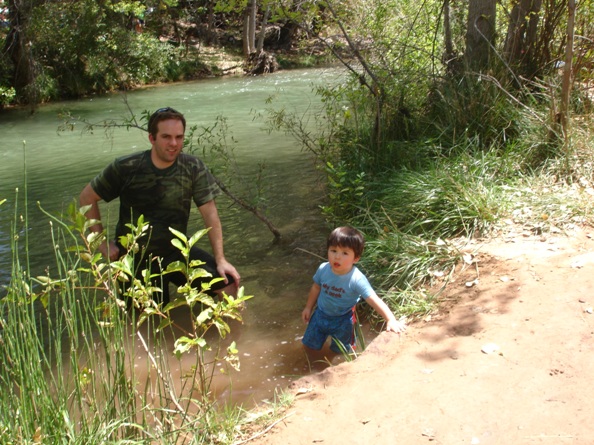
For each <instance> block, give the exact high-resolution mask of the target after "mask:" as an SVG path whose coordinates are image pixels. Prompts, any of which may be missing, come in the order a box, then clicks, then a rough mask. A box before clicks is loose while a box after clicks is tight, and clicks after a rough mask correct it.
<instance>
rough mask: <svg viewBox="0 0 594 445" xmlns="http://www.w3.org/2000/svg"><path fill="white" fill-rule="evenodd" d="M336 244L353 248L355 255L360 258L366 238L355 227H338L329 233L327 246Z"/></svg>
mask: <svg viewBox="0 0 594 445" xmlns="http://www.w3.org/2000/svg"><path fill="white" fill-rule="evenodd" d="M334 246H338V247H348V248H350V249H353V252H354V253H355V257H356V258H359V257H361V255H363V249H364V248H365V238H363V235H362V234H361V232H359V231H358V230H357V229H355V228H353V227H348V226H344V227H337V228H336V229H334V230H333V231H332V232H331V233H330V235H328V243H327V248H328V249H329V248H330V247H334Z"/></svg>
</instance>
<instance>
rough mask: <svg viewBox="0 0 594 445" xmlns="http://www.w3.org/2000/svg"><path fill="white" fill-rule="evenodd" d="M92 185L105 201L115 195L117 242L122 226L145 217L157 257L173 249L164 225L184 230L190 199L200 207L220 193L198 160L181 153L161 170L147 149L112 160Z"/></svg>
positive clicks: (150, 246)
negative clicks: (117, 208)
mask: <svg viewBox="0 0 594 445" xmlns="http://www.w3.org/2000/svg"><path fill="white" fill-rule="evenodd" d="M91 187H92V188H93V190H95V192H96V193H97V194H98V195H99V196H100V197H101V199H103V200H104V201H106V202H109V201H111V200H113V199H115V198H117V197H119V198H120V216H119V220H118V224H117V226H116V240H119V238H120V236H122V235H124V234H126V233H127V232H129V229H128V228H127V227H126V224H129V223H132V224H136V222H137V220H138V217H139V216H140V215H144V220H145V221H146V222H148V223H149V224H150V228H151V230H150V231H149V233H148V235H147V237H146V238H148V239H149V241H148V246H146V247H147V252H148V253H152V254H153V255H158V256H165V255H167V254H169V253H172V252H174V251H175V249H176V248H175V247H174V246H173V245H172V244H171V239H173V238H174V236H173V235H172V233H171V232H170V231H169V227H172V228H174V229H176V230H178V231H180V232H182V233H186V231H187V227H188V220H189V217H190V210H191V207H192V201H193V202H194V203H195V204H196V205H197V206H198V207H200V206H201V205H203V204H206V203H207V202H209V201H212V200H213V199H214V198H215V197H216V196H218V195H219V194H220V193H221V190H220V189H219V187H218V186H217V184H216V182H215V179H214V177H213V176H212V174H211V173H210V172H209V171H208V169H207V167H206V166H205V165H204V163H203V162H202V161H201V160H200V159H198V158H196V157H194V156H191V155H188V154H185V153H181V154H180V155H179V157H178V158H177V160H176V161H175V163H174V164H173V165H172V166H170V167H167V168H165V169H162V170H161V169H158V168H156V167H155V166H154V165H153V163H152V161H151V152H150V150H148V151H144V152H140V153H135V154H132V155H128V156H122V157H120V158H117V159H116V160H115V161H113V162H112V163H111V164H109V165H108V166H107V167H106V168H105V169H104V170H103V171H102V172H101V173H100V174H98V175H97V176H96V177H95V178H94V179H93V180H92V181H91ZM144 243H146V239H145V240H144Z"/></svg>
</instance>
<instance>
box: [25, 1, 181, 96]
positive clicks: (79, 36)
mask: <svg viewBox="0 0 594 445" xmlns="http://www.w3.org/2000/svg"><path fill="white" fill-rule="evenodd" d="M116 6H117V5H112V7H111V8H107V7H104V8H102V6H101V3H97V2H94V1H81V2H73V3H71V2H66V3H63V2H57V3H56V2H51V3H44V4H43V5H42V6H40V7H38V8H35V9H34V10H33V13H32V17H31V22H30V25H29V34H30V36H31V38H32V39H33V40H34V41H35V42H36V43H35V46H34V49H35V52H36V53H37V54H43V63H42V64H40V70H41V71H40V76H42V77H44V78H46V79H48V81H47V82H45V84H44V85H39V86H38V89H39V91H40V93H41V98H42V99H43V100H48V99H56V98H61V97H65V96H70V97H79V96H81V95H84V94H88V93H90V92H103V91H109V90H112V89H114V88H129V87H131V86H134V85H137V84H144V83H149V82H156V81H159V80H163V79H165V78H166V75H167V69H168V66H169V65H170V64H171V63H175V62H172V61H175V60H176V54H175V51H174V50H173V49H172V48H170V47H169V46H168V45H165V44H162V43H161V42H159V41H158V39H156V38H154V37H151V36H150V35H148V34H143V33H136V32H134V31H133V30H130V29H128V28H127V27H126V25H127V23H128V19H127V17H129V14H130V13H131V11H129V10H127V9H126V8H124V9H122V8H123V6H121V5H120V7H116ZM128 9H129V8H128ZM132 9H134V8H132Z"/></svg>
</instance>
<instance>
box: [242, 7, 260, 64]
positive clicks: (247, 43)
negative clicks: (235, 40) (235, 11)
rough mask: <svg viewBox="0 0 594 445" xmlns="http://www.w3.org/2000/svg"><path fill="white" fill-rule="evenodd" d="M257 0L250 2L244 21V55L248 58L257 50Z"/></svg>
mask: <svg viewBox="0 0 594 445" xmlns="http://www.w3.org/2000/svg"><path fill="white" fill-rule="evenodd" d="M257 9H258V5H257V4H256V0H248V4H247V7H246V9H245V16H244V19H243V55H244V56H245V57H248V56H249V55H250V54H251V53H253V52H254V51H255V50H256V12H257Z"/></svg>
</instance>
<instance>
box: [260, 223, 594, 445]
mask: <svg viewBox="0 0 594 445" xmlns="http://www.w3.org/2000/svg"><path fill="white" fill-rule="evenodd" d="M470 249H471V250H472V251H474V252H475V257H474V262H473V264H472V265H467V266H466V267H465V268H464V270H458V272H457V274H456V278H455V281H453V282H452V283H450V284H449V285H448V286H447V288H446V291H445V293H444V294H443V295H442V297H441V301H443V305H442V307H441V308H440V309H439V311H438V312H436V313H435V314H433V315H432V316H431V317H428V318H426V319H425V320H423V321H419V322H416V323H413V324H412V325H411V326H410V327H409V330H408V332H407V334H406V335H405V336H403V337H402V338H399V337H397V336H394V335H391V334H388V333H383V334H381V335H380V336H379V337H378V338H377V339H376V340H375V341H374V342H373V343H372V344H371V345H370V347H369V348H368V349H367V350H366V351H365V353H364V354H363V355H362V356H361V357H359V358H358V359H357V360H355V361H354V362H352V363H344V364H341V365H339V366H336V367H333V368H329V369H327V370H325V371H323V372H322V373H320V374H316V375H311V376H308V377H304V378H302V379H300V380H298V381H296V382H294V383H293V384H292V385H291V386H290V388H289V391H290V392H291V393H293V394H294V395H295V396H296V401H295V403H294V404H293V406H292V407H291V408H290V409H289V410H287V412H286V413H285V415H284V417H283V419H282V420H281V421H280V422H278V423H277V424H276V425H275V426H274V427H273V428H271V429H270V430H269V431H267V432H266V433H265V434H264V435H262V436H259V437H258V438H257V439H255V440H253V441H251V442H250V443H251V444H258V445H278V444H283V445H292V444H299V445H301V444H307V443H327V444H334V443H344V444H361V443H376V444H380V445H384V444H385V445H391V444H406V445H410V444H424V443H434V444H456V443H460V444H481V445H486V444H510V443H513V444H536V443H555V444H565V443H571V444H578V443H579V444H582V443H583V444H586V443H590V442H591V437H590V436H591V426H590V418H589V416H590V414H591V413H592V412H593V411H594V401H593V400H592V398H591V397H590V396H589V393H590V391H591V379H590V371H589V370H590V369H592V367H593V366H594V354H593V352H594V346H593V345H594V343H593V340H594V315H593V314H592V306H593V305H594V297H593V296H592V292H591V290H592V288H594V274H593V273H592V269H593V268H594V230H593V229H592V228H591V227H586V228H574V229H571V230H569V231H568V232H567V234H566V235H565V234H561V233H557V234H549V235H546V236H545V235H535V234H533V233H524V232H523V231H521V230H518V231H515V232H514V231H512V232H509V233H507V234H506V236H505V237H503V238H500V239H497V240H480V241H477V242H475V243H474V244H472V245H471V246H470ZM475 280H476V281H475ZM467 283H469V284H467Z"/></svg>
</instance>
